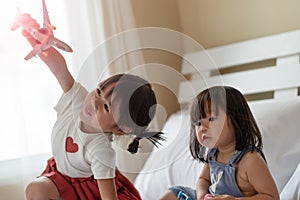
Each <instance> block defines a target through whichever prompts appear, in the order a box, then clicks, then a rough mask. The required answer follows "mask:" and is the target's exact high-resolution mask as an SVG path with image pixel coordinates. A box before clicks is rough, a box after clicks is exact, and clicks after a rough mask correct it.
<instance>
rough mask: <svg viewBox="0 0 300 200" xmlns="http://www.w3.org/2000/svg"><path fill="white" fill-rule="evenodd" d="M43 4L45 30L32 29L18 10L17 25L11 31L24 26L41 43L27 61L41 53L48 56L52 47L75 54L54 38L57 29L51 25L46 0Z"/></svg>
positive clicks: (27, 57)
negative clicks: (48, 50)
mask: <svg viewBox="0 0 300 200" xmlns="http://www.w3.org/2000/svg"><path fill="white" fill-rule="evenodd" d="M42 2H43V16H44V23H43V28H39V29H36V28H34V27H32V26H31V25H30V24H29V23H28V22H29V21H27V20H26V15H21V13H20V10H18V13H17V18H16V20H15V23H14V24H13V26H12V27H11V30H12V31H14V30H16V29H17V28H18V27H19V26H22V27H23V28H24V29H25V30H26V31H27V32H29V33H30V34H31V35H32V37H33V38H34V39H35V40H37V41H39V43H38V44H37V45H35V46H34V47H33V50H32V51H31V52H30V53H29V54H28V55H27V56H26V57H25V60H29V59H30V58H32V57H33V56H36V55H38V54H40V53H45V55H47V52H46V50H47V49H48V48H49V47H51V46H55V47H57V48H59V49H61V50H64V51H67V52H73V50H72V48H71V47H70V46H69V45H67V44H66V43H64V42H63V41H61V40H59V39H57V38H55V37H54V35H53V30H55V27H54V26H52V25H51V23H50V19H49V15H48V11H47V8H46V4H45V0H42Z"/></svg>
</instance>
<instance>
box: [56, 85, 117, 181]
mask: <svg viewBox="0 0 300 200" xmlns="http://www.w3.org/2000/svg"><path fill="white" fill-rule="evenodd" d="M87 94H88V92H87V90H86V89H85V88H84V87H83V86H81V85H80V84H79V83H76V82H75V83H74V85H73V87H72V88H71V89H70V91H68V92H67V93H65V94H63V95H62V97H61V98H60V100H59V102H58V103H57V105H56V106H55V107H54V109H55V110H56V111H57V121H56V123H55V125H54V127H53V132H52V152H53V157H54V159H55V161H56V165H57V169H58V170H59V171H60V172H61V173H62V174H64V175H67V176H69V177H78V178H83V177H90V176H92V175H94V178H95V179H107V178H113V177H115V163H116V153H115V151H114V149H113V148H112V146H111V135H110V134H105V133H93V134H91V133H84V132H82V131H81V130H80V118H79V113H80V110H81V107H82V105H83V101H84V99H85V97H86V95H87Z"/></svg>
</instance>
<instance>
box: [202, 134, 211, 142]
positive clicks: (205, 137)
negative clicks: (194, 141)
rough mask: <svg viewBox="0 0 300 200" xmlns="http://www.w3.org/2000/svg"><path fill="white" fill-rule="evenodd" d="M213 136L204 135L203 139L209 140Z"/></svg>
mask: <svg viewBox="0 0 300 200" xmlns="http://www.w3.org/2000/svg"><path fill="white" fill-rule="evenodd" d="M210 138H211V137H209V136H207V135H202V140H203V141H205V140H208V139H210Z"/></svg>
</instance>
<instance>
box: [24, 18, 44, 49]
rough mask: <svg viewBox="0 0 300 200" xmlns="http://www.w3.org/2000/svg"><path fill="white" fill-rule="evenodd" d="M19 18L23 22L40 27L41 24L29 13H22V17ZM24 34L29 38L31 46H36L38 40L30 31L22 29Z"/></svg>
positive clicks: (36, 27)
mask: <svg viewBox="0 0 300 200" xmlns="http://www.w3.org/2000/svg"><path fill="white" fill-rule="evenodd" d="M19 20H20V21H21V22H22V23H24V24H25V23H26V24H28V25H29V26H31V27H33V28H35V29H39V28H40V25H39V24H38V23H37V22H36V20H35V19H33V18H32V17H31V16H30V15H29V14H27V13H25V14H22V15H21V16H20V17H19ZM22 34H23V36H24V37H25V38H26V39H27V40H28V42H29V43H30V44H31V46H35V45H36V44H37V43H38V41H36V40H35V39H34V38H33V37H32V36H31V34H30V33H29V32H27V31H26V30H25V29H23V30H22Z"/></svg>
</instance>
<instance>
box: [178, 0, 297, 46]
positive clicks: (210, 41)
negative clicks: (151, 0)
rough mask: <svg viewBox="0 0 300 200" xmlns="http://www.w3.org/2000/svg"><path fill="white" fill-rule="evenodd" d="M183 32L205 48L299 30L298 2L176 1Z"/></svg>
mask: <svg viewBox="0 0 300 200" xmlns="http://www.w3.org/2000/svg"><path fill="white" fill-rule="evenodd" d="M177 5H178V10H179V11H178V12H179V15H180V20H181V30H182V32H183V33H185V34H187V35H189V36H191V37H192V38H194V39H195V40H197V41H198V42H200V43H201V44H202V45H203V46H204V47H206V48H208V47H214V46H218V45H222V44H228V43H231V42H237V41H240V40H245V39H251V38H255V37H260V36H265V35H270V34H275V33H280V32H285V31H290V30H294V29H299V28H300V12H299V8H300V1H299V0H243V1H239V0H226V1H220V0H210V1H208V0H207V1H203V0H189V1H185V0H177Z"/></svg>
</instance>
